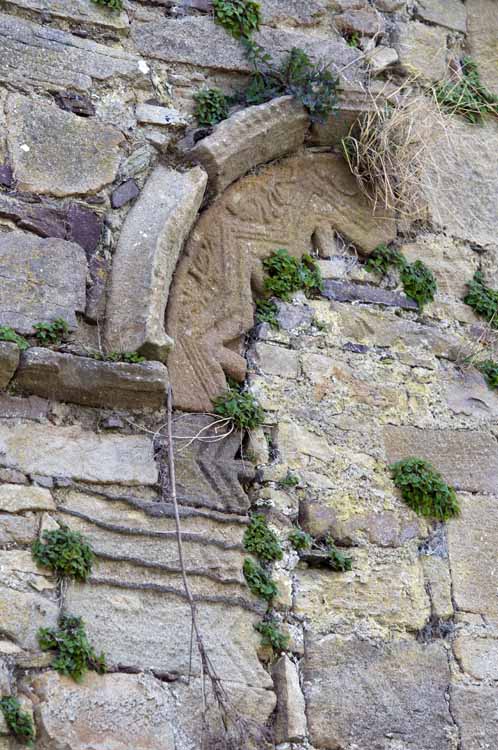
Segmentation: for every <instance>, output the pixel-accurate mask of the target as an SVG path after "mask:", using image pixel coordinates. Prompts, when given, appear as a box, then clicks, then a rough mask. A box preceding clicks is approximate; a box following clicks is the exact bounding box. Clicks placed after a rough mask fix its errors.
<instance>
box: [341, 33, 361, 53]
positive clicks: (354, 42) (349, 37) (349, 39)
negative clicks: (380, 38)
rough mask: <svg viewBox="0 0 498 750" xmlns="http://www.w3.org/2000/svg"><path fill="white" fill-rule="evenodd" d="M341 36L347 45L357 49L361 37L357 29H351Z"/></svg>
mask: <svg viewBox="0 0 498 750" xmlns="http://www.w3.org/2000/svg"><path fill="white" fill-rule="evenodd" d="M343 36H344V39H345V40H346V44H347V45H348V47H352V48H353V49H358V47H359V46H360V40H361V37H360V35H359V34H358V32H357V31H351V32H350V33H349V34H344V35H343Z"/></svg>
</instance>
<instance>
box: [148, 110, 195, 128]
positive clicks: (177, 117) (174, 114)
mask: <svg viewBox="0 0 498 750" xmlns="http://www.w3.org/2000/svg"><path fill="white" fill-rule="evenodd" d="M135 115H136V118H137V120H138V121H139V122H143V123H146V124H147V125H165V126H168V127H170V128H184V127H186V126H187V125H188V122H189V121H188V119H187V118H186V117H185V116H184V115H182V114H181V112H179V111H178V110H177V109H172V108H170V107H158V106H156V105H153V104H139V105H138V106H137V107H136V109H135Z"/></svg>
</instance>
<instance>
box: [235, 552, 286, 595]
mask: <svg viewBox="0 0 498 750" xmlns="http://www.w3.org/2000/svg"><path fill="white" fill-rule="evenodd" d="M243 573H244V578H245V579H246V582H247V585H248V586H249V588H250V590H251V591H252V593H253V594H255V596H260V597H261V598H262V599H266V601H271V600H272V599H273V598H274V597H275V596H277V594H278V588H277V584H276V583H275V581H273V580H272V577H271V575H270V573H269V572H268V571H267V570H265V569H264V568H263V567H262V566H261V565H258V563H256V562H254V560H251V558H249V557H247V558H246V559H245V560H244V567H243Z"/></svg>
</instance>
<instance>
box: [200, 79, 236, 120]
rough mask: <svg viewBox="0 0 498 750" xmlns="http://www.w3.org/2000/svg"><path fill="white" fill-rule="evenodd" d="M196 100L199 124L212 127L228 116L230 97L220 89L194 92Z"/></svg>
mask: <svg viewBox="0 0 498 750" xmlns="http://www.w3.org/2000/svg"><path fill="white" fill-rule="evenodd" d="M194 101H195V108H194V117H195V118H196V120H197V122H198V123H199V125H203V126H208V127H212V126H213V125H217V124H218V123H219V122H221V121H222V120H225V119H226V118H227V117H228V109H229V105H230V99H229V98H228V97H227V96H225V94H224V93H223V91H221V90H220V89H216V88H212V89H201V91H198V92H197V93H196V94H194Z"/></svg>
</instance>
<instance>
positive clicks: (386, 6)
mask: <svg viewBox="0 0 498 750" xmlns="http://www.w3.org/2000/svg"><path fill="white" fill-rule="evenodd" d="M375 5H376V6H377V8H378V9H379V10H382V11H384V13H394V12H395V11H397V10H402V9H403V8H404V7H405V5H406V0H375Z"/></svg>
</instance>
